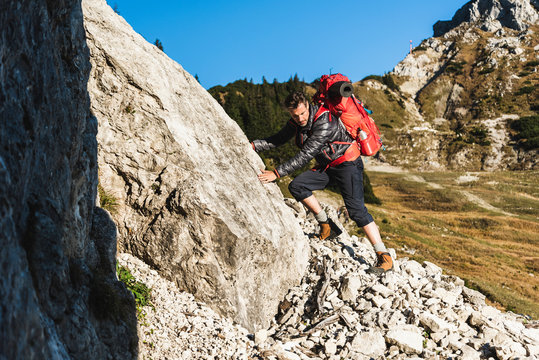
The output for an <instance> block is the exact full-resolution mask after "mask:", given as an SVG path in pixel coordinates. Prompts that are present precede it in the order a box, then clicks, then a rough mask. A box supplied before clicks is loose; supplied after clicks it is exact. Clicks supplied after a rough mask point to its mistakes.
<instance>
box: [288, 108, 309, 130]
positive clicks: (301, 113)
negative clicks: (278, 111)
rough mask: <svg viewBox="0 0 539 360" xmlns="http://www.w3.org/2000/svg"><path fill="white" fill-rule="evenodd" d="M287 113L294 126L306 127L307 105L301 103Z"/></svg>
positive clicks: (307, 119)
mask: <svg viewBox="0 0 539 360" xmlns="http://www.w3.org/2000/svg"><path fill="white" fill-rule="evenodd" d="M288 112H289V113H290V115H291V116H292V119H293V120H294V121H295V122H296V124H298V125H299V126H305V125H307V122H308V121H309V106H308V105H307V103H301V104H299V105H298V107H297V108H295V109H288Z"/></svg>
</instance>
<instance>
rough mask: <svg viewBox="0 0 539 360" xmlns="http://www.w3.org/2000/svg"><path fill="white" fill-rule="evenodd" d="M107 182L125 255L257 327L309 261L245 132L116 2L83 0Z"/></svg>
mask: <svg viewBox="0 0 539 360" xmlns="http://www.w3.org/2000/svg"><path fill="white" fill-rule="evenodd" d="M83 9H84V16H85V27H86V31H87V38H88V46H89V48H90V52H91V62H92V72H91V76H90V80H89V91H90V96H91V102H92V110H93V112H94V114H95V115H96V117H97V119H98V121H99V133H98V143H99V172H100V184H101V185H102V187H103V188H104V190H105V192H106V193H108V194H110V195H112V196H113V197H115V198H116V199H117V200H116V201H117V203H118V206H117V208H116V211H115V212H114V214H113V217H114V219H115V221H116V223H117V224H118V230H119V233H120V237H119V246H120V248H121V249H122V250H124V251H127V252H130V253H132V254H133V255H135V256H137V257H139V258H140V259H143V260H144V261H145V262H146V263H148V264H150V265H151V266H152V267H154V268H155V269H158V270H159V272H160V273H161V274H162V275H164V276H166V277H167V278H168V279H171V280H173V281H175V282H176V283H177V284H178V285H179V287H180V288H181V289H183V290H187V291H189V292H191V293H193V294H194V295H195V297H196V298H197V299H198V300H202V301H205V302H206V303H208V304H210V305H211V306H212V307H213V308H214V309H216V310H217V311H218V312H220V313H221V314H224V315H228V316H230V317H232V318H233V319H234V320H236V321H237V322H239V323H240V324H242V325H244V326H245V327H247V328H249V329H251V330H255V329H257V328H260V327H265V326H266V325H267V324H268V321H269V319H270V318H271V317H272V316H273V315H274V314H275V312H276V309H277V308H276V307H277V303H278V301H279V300H280V299H281V298H282V296H284V294H285V293H286V291H287V290H288V289H289V288H290V287H291V286H293V285H294V284H295V283H297V282H298V281H299V280H300V279H301V276H302V274H303V272H304V270H305V268H306V266H307V261H308V253H309V248H308V246H307V241H306V237H305V236H304V235H303V233H302V232H301V229H300V227H299V225H298V224H297V222H296V221H295V218H294V216H293V215H292V213H291V212H290V209H288V207H286V206H285V205H284V203H283V202H282V195H281V194H280V191H279V189H278V188H277V186H275V185H273V184H272V185H266V186H263V185H261V184H260V183H259V182H258V180H257V178H256V174H257V172H258V171H259V169H260V168H263V167H264V165H263V163H262V162H261V160H260V159H259V157H258V156H257V155H256V154H255V153H254V152H253V151H252V148H251V145H250V144H249V143H248V141H247V139H246V137H245V135H244V134H243V132H242V131H241V130H240V128H239V127H238V126H237V124H236V123H235V122H234V121H233V120H231V119H230V118H229V117H228V116H227V115H226V113H225V112H224V110H223V109H222V108H221V107H220V106H219V105H218V103H217V102H216V101H215V100H214V99H213V98H212V97H211V96H210V95H209V94H208V93H207V92H206V91H205V90H204V89H203V88H202V87H201V86H200V85H199V84H198V82H197V81H196V80H195V79H194V78H193V77H192V76H191V75H189V74H188V73H187V72H185V71H184V70H183V69H182V68H181V66H180V65H178V64H177V63H175V62H174V61H172V60H171V59H170V58H168V57H167V56H166V55H165V54H164V53H163V52H161V51H160V50H159V49H157V48H156V47H155V46H153V45H151V44H149V43H148V42H146V41H145V40H144V39H143V38H142V37H141V36H140V35H138V34H137V33H135V32H134V31H133V30H132V28H131V27H130V26H129V25H128V24H127V23H126V22H125V21H124V20H123V19H122V18H121V17H120V16H118V15H117V14H115V13H114V11H113V10H112V9H111V8H110V7H109V6H108V5H106V3H105V1H104V0H88V1H86V0H85V1H83Z"/></svg>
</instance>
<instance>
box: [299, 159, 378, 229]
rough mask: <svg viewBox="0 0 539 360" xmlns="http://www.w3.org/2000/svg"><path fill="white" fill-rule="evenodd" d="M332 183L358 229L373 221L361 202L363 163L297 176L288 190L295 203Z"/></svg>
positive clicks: (345, 163)
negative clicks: (337, 188)
mask: <svg viewBox="0 0 539 360" xmlns="http://www.w3.org/2000/svg"><path fill="white" fill-rule="evenodd" d="M330 182H334V183H335V184H336V185H337V186H338V187H339V189H340V190H341V195H342V198H343V200H344V204H345V205H346V209H347V210H348V215H349V216H350V218H351V219H352V220H354V221H355V222H356V223H357V225H358V226H359V227H363V226H365V225H367V224H370V223H371V222H372V221H373V218H372V216H371V214H369V212H368V211H367V208H366V207H365V203H364V201H363V161H362V160H361V158H359V159H357V160H356V161H347V162H344V163H342V164H341V165H338V166H335V167H330V168H328V169H327V170H326V171H322V170H315V169H312V170H309V171H305V172H304V173H302V174H300V175H299V176H297V177H296V178H295V179H294V180H292V182H291V183H290V185H288V189H289V190H290V193H291V194H292V196H294V198H295V199H296V200H297V201H301V200H303V199H306V198H308V197H309V196H311V195H312V194H313V191H314V190H322V189H324V188H325V187H326V186H327V185H328V184H329V183H330Z"/></svg>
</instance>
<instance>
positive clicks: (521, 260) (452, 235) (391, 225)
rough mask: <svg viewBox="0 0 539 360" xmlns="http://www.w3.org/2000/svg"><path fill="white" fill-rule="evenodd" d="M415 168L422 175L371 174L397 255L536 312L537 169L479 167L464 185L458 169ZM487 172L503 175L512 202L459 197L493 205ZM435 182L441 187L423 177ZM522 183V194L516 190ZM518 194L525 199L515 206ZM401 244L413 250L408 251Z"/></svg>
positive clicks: (380, 218) (380, 219)
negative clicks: (471, 180)
mask: <svg viewBox="0 0 539 360" xmlns="http://www.w3.org/2000/svg"><path fill="white" fill-rule="evenodd" d="M416 175H417V176H423V177H424V178H425V179H426V182H414V181H410V180H409V177H406V176H404V174H386V173H369V176H370V178H371V183H372V185H373V188H374V191H375V194H376V195H377V196H378V197H379V198H380V199H381V200H382V205H381V206H374V205H371V206H369V209H370V211H371V213H373V215H374V216H375V219H376V221H377V223H378V225H379V226H380V228H381V231H382V235H383V237H384V240H385V242H386V243H387V244H388V245H389V246H391V247H394V248H396V249H397V252H398V253H399V255H400V256H408V257H411V258H414V259H416V260H419V261H422V260H429V261H432V262H435V263H437V264H439V265H440V266H442V267H443V268H444V269H445V270H446V272H447V273H451V274H454V275H457V276H459V277H461V278H463V279H465V280H466V281H467V283H468V285H469V286H471V287H475V288H477V289H479V290H481V291H482V292H483V293H485V294H486V295H487V296H488V298H489V299H490V300H491V301H494V302H497V303H499V304H501V305H502V306H503V307H504V308H506V309H508V310H512V311H515V312H518V313H523V314H527V315H530V316H532V317H533V318H536V319H537V318H539V265H538V264H539V200H536V197H537V193H538V192H539V184H538V183H537V182H539V181H538V180H534V179H537V178H539V177H538V176H537V175H538V174H537V172H535V173H514V174H510V173H509V174H508V173H503V176H502V174H496V173H482V174H476V176H478V177H479V180H478V181H477V182H475V183H473V184H464V185H459V184H457V182H456V179H457V178H458V176H459V175H461V174H457V173H427V174H416ZM491 178H494V179H499V178H503V179H504V180H505V181H504V183H503V186H504V187H505V188H506V189H505V192H504V193H503V194H504V196H507V195H508V194H510V197H512V201H509V200H507V199H506V200H505V201H504V202H498V205H500V204H501V205H500V206H501V207H497V206H496V209H495V210H493V209H492V208H491V209H490V210H487V209H485V208H484V207H482V206H479V205H478V204H477V203H474V202H471V201H470V200H468V199H466V198H465V197H464V196H462V193H461V191H463V189H465V190H464V191H468V192H470V193H473V194H474V195H477V196H479V197H480V198H481V199H486V202H487V203H488V204H491V205H492V203H495V201H494V200H495V199H496V198H499V197H503V196H502V193H498V194H496V192H495V189H492V184H493V183H495V181H493V180H490V181H489V179H491ZM433 181H436V184H439V185H441V189H434V188H433V187H432V186H431V185H429V184H428V183H429V182H431V183H432V182H433ZM533 181H535V182H536V183H535V184H534V183H533ZM497 183H498V184H499V183H500V182H499V181H498V182H497ZM481 184H484V185H481ZM522 186H524V187H526V189H527V191H526V192H525V193H524V194H525V195H524V196H522V195H519V193H521V191H520V190H519V188H520V187H522ZM530 197H531V198H530ZM524 199H525V200H524ZM521 201H524V202H525V203H526V206H521V207H519V206H518V204H519V203H521ZM505 213H510V214H512V215H505ZM405 248H409V249H410V248H411V249H415V250H416V253H415V254H414V255H413V256H411V255H409V254H407V253H405V252H404V251H403V249H405Z"/></svg>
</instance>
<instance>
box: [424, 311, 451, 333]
mask: <svg viewBox="0 0 539 360" xmlns="http://www.w3.org/2000/svg"><path fill="white" fill-rule="evenodd" d="M419 322H420V323H421V324H422V325H423V326H426V327H428V328H429V329H430V330H431V331H434V332H440V331H455V330H456V327H455V325H453V324H450V323H448V322H447V321H444V320H443V319H440V318H439V317H438V316H436V315H433V314H431V313H428V312H423V313H421V314H420V315H419Z"/></svg>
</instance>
